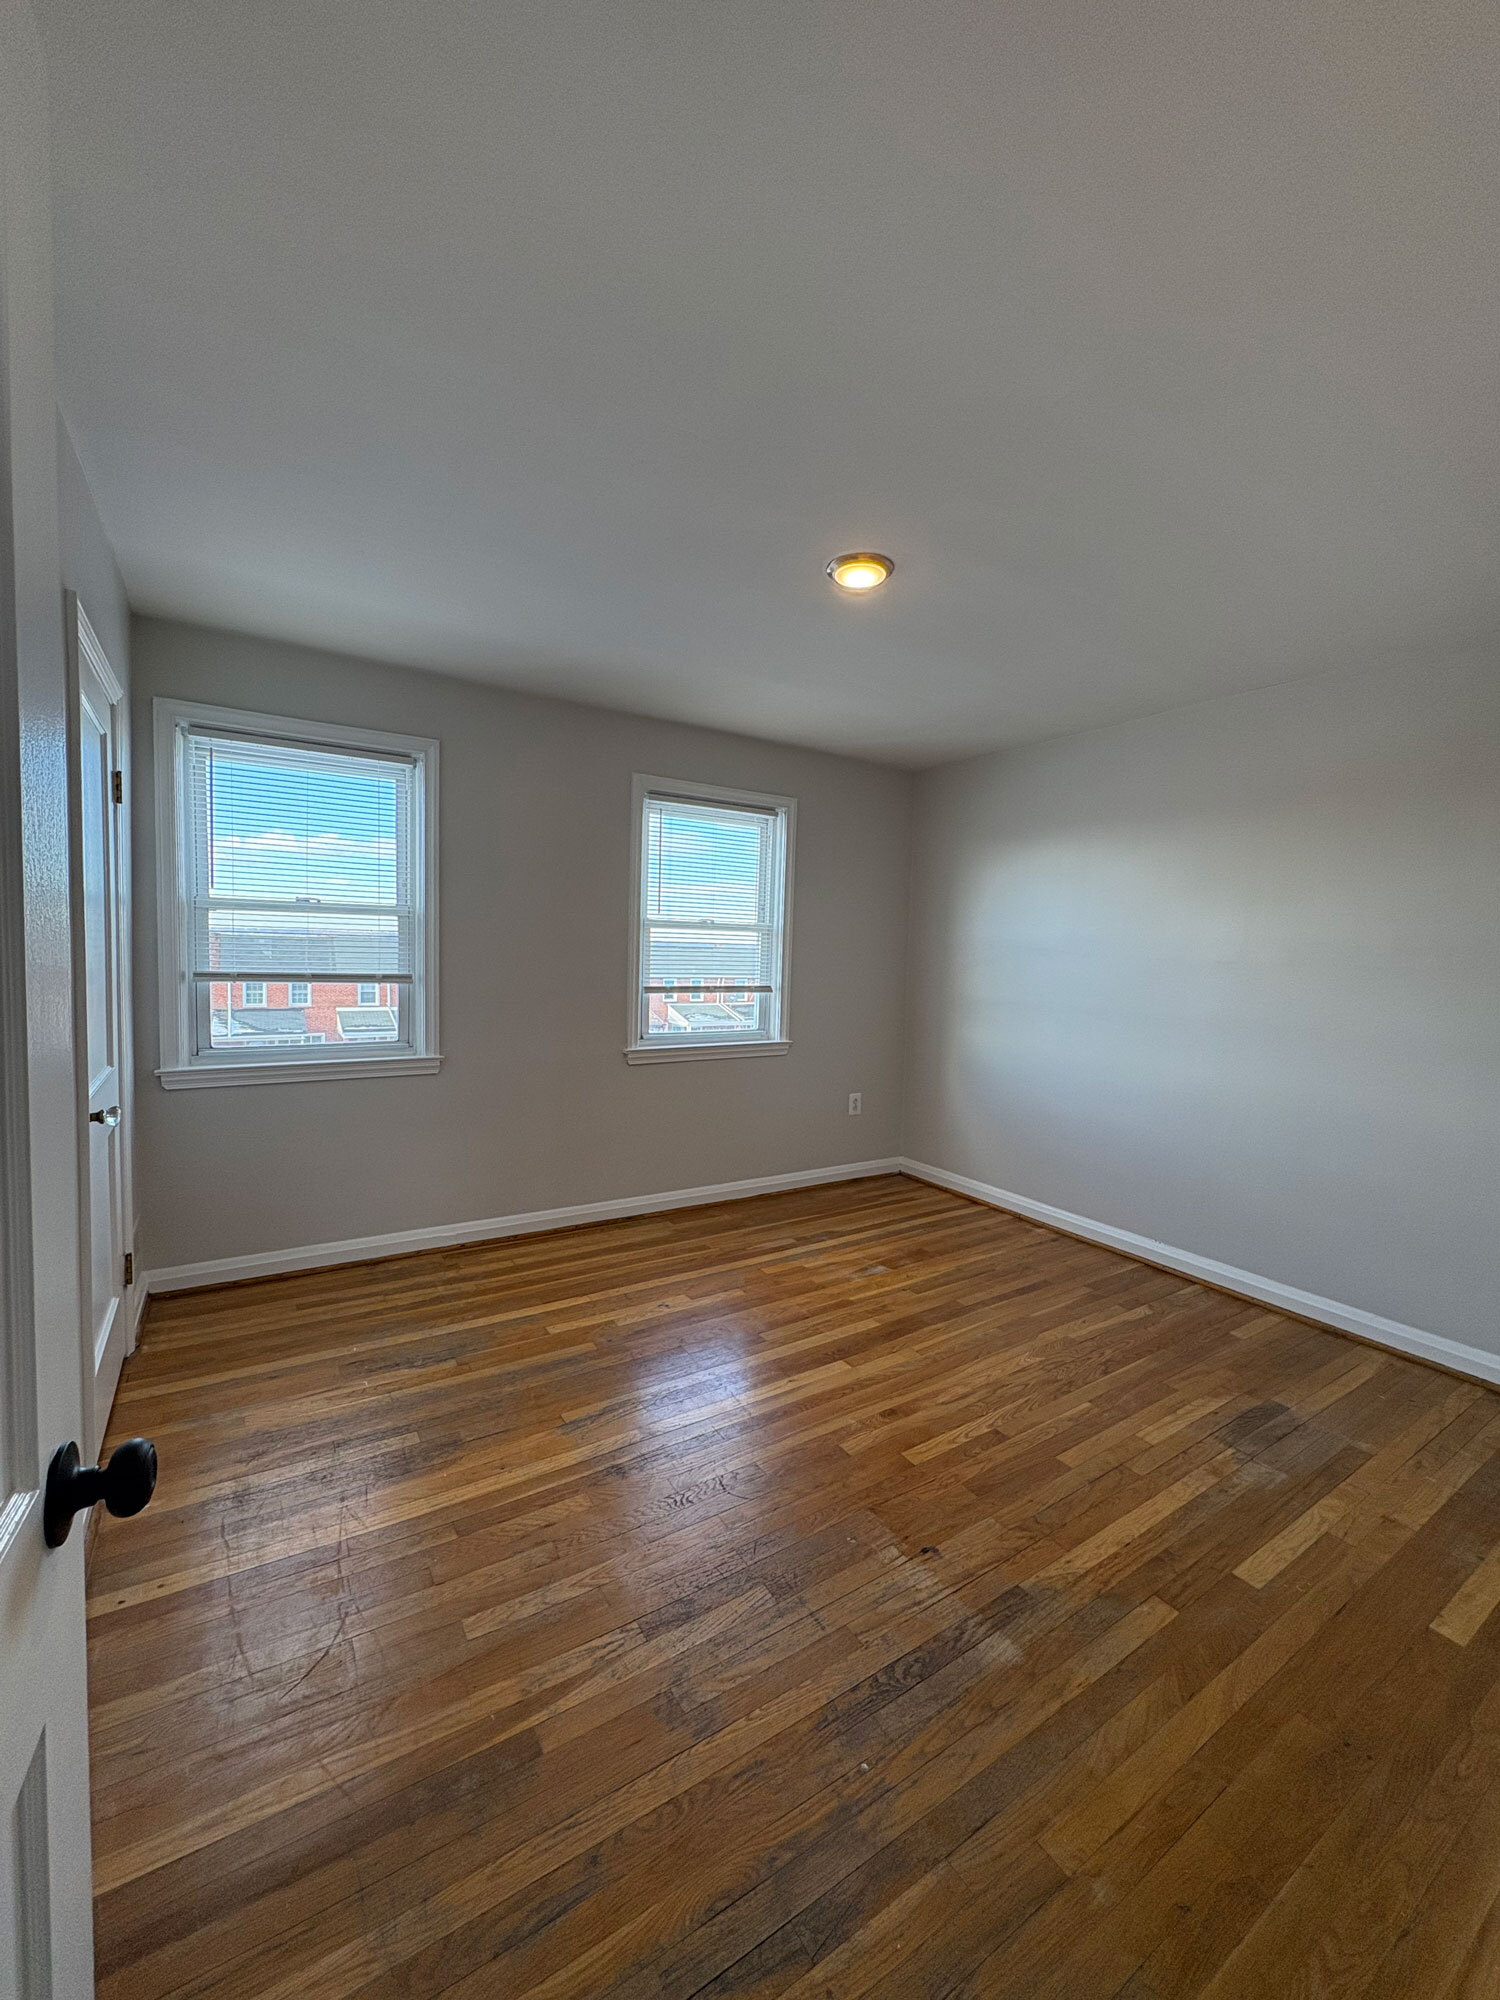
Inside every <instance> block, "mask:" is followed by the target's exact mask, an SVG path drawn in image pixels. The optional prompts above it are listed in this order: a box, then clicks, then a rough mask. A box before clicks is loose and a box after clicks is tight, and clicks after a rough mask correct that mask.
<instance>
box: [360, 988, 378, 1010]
mask: <svg viewBox="0 0 1500 2000" xmlns="http://www.w3.org/2000/svg"><path fill="white" fill-rule="evenodd" d="M379 1003H380V988H379V987H378V986H361V987H360V989H359V1004H360V1006H361V1007H375V1006H378V1005H379Z"/></svg>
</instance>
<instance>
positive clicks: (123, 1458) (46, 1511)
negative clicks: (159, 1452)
mask: <svg viewBox="0 0 1500 2000" xmlns="http://www.w3.org/2000/svg"><path fill="white" fill-rule="evenodd" d="M155 1491H156V1446H155V1445H154V1444H153V1443H152V1442H151V1440H150V1438H126V1440H125V1442H124V1444H117V1445H116V1446H115V1448H114V1450H113V1451H112V1452H111V1453H110V1455H109V1463H108V1465H83V1464H81V1463H80V1462H79V1457H78V1447H77V1445H76V1444H63V1445H59V1446H58V1448H57V1450H56V1451H55V1452H53V1454H52V1463H51V1464H50V1465H49V1466H48V1467H47V1490H46V1492H45V1493H44V1494H43V1495H42V1533H43V1535H44V1536H45V1538H46V1542H47V1546H48V1548H49V1549H60V1548H61V1547H62V1545H63V1543H64V1542H65V1541H66V1540H67V1539H68V1530H69V1529H70V1528H71V1527H72V1525H73V1516H74V1515H75V1514H79V1513H82V1512H83V1510H84V1509H85V1508H86V1507H92V1506H94V1505H95V1504H96V1502H98V1501H100V1500H102V1501H103V1502H104V1505H105V1508H106V1510H107V1512H109V1513H111V1514H121V1515H124V1514H139V1513H140V1511H141V1509H142V1508H143V1507H144V1506H145V1504H146V1502H147V1501H148V1500H149V1499H150V1498H151V1495H152V1494H153V1493H154V1492H155Z"/></svg>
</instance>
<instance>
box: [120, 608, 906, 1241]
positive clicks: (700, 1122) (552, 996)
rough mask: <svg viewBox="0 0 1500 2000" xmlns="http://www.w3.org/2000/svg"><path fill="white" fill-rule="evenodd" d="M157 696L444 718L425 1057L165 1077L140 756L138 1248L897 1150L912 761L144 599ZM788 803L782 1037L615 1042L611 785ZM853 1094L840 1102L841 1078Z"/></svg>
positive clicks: (607, 1192)
mask: <svg viewBox="0 0 1500 2000" xmlns="http://www.w3.org/2000/svg"><path fill="white" fill-rule="evenodd" d="M132 650H133V670H134V673H133V677H134V697H135V734H136V740H137V742H138V743H140V744H141V745H143V746H144V745H146V744H149V742H150V740H151V737H150V718H151V700H152V697H153V696H155V695H159V694H165V695H179V696H187V697H191V698H195V699H199V700H205V701H213V702H220V703H227V704H230V705H232V706H235V707H239V708H248V709H262V710H265V711H267V712H270V713H280V714H284V715H295V716H307V717H311V718H313V719H315V720H324V721H331V722H353V723H357V724H359V725H360V726H362V727H366V728H375V729H391V730H398V731H406V732H410V733H413V734H421V735H428V736H436V737H438V738H439V739H440V740H441V744H442V752H441V756H442V763H441V792H440V798H441V828H440V836H439V838H440V869H441V903H442V932H441V949H442V1018H441V1024H440V1026H441V1046H442V1049H443V1053H444V1056H445V1058H446V1060H445V1062H444V1065H443V1068H442V1071H441V1073H440V1074H439V1075H437V1076H434V1077H393V1078H390V1079H386V1080H375V1081H344V1080H339V1081H336V1082H331V1083H308V1084H286V1085H280V1084H266V1085H258V1086H252V1087H246V1088H230V1089H219V1090H188V1091H172V1092H167V1091H163V1090H162V1089H161V1087H160V1085H159V1084H158V1083H156V1082H155V1080H154V1078H153V1074H152V1072H153V1071H154V1070H155V1069H156V1068H157V1066H158V1065H159V1062H160V1052H159V1044H158V1032H157V991H156V922H155V904H156V860H155V829H154V809H153V797H152V773H151V772H150V770H149V768H148V766H149V758H148V757H146V756H142V757H141V758H140V759H139V770H138V774H137V782H136V785H135V815H134V840H135V881H136V928H135V965H136V980H137V985H136V996H137V997H136V1051H137V1075H138V1077H139V1079H140V1081H139V1085H138V1089H137V1160H138V1179H137V1186H138V1189H139V1195H138V1205H139V1208H140V1211H141V1214H140V1234H139V1242H140V1246H141V1254H142V1256H143V1258H144V1260H145V1263H146V1265H147V1266H148V1267H150V1268H153V1269H157V1268H160V1267H162V1266H164V1265H175V1264H180V1263H195V1262H198V1261H200V1260H202V1259H206V1258H217V1257H229V1256H236V1255H241V1254H245V1253H252V1252H257V1251H267V1250H276V1249H283V1248H289V1247H294V1246H297V1245H300V1244H309V1243H320V1242H328V1241H338V1240H341V1239H343V1238H347V1237H354V1236H367V1235H374V1234H381V1233H384V1232H386V1231H389V1230H398V1229H411V1228H419V1227H422V1226H425V1225H429V1224H441V1223H459V1222H466V1221H473V1220H477V1219H480V1218H483V1217H487V1216H498V1215H508V1214H514V1213H518V1212H526V1211H530V1210H535V1209H543V1208H552V1207H558V1206H564V1205H567V1204H571V1203H574V1202H589V1201H598V1200H607V1199H610V1198H612V1197H618V1196H634V1195H643V1194H651V1193H656V1192H661V1191H664V1190H668V1189H673V1188H687V1187H693V1186H698V1185H703V1184H705V1183H718V1182H722V1181H732V1180H739V1179H745V1178H749V1177H751V1176H756V1175H762V1174H776V1173H787V1172H794V1171H801V1170H804V1169H807V1168H814V1167H824V1166H834V1165H838V1164H841V1163H846V1162H855V1161H861V1160H866V1159H877V1158H883V1157H887V1156H890V1155H893V1154H895V1153H896V1152H897V1151H898V1150H899V1137H900V1060H901V1049H900V1033H901V1021H900V1014H901V988H902V963H903V951H904V937H905V922H906V862H907V852H908V832H909V827H908V822H909V809H910V798H911V789H912V781H911V779H910V778H909V777H908V776H907V775H906V774H905V773H902V772H899V771H893V770H889V769H885V768H882V767H880V766H877V765H872V764H864V763H859V762H856V761H854V760H852V759H847V758H841V757H833V756H826V755H822V754H820V753H817V752H813V751H803V750H795V749H788V748H787V747H785V746H784V745H777V744H770V743H762V742H757V741H755V740H753V739H750V738H746V737H736V736H728V735H721V734H717V733H715V732H712V731H707V730H701V729H695V728H689V727H683V726H678V725H675V724H671V723H660V722H652V721H646V720H642V719H640V718H638V717H633V716H626V715H619V714H615V713H613V712H611V711H608V710H604V709H595V708H586V707H580V706H575V705H571V704H567V703H563V702H552V701H547V700H545V699H539V698H535V697H531V696H525V695H516V694H510V693H506V692H504V691H501V690H498V689H495V688H488V687H482V686H480V685H478V684H475V683H470V682H465V681H459V680H454V679H449V678H447V677H444V676H439V675H435V674H428V673H421V672H414V671H409V670H405V669H402V668H397V667H388V666H379V665H374V664H372V663H369V662H367V661H362V660H355V659H349V658H344V657H341V656H338V655H334V654H329V653H320V652H313V651H308V650H304V649H301V648H298V647H295V646H288V645H281V644H276V643H272V642H267V641H263V640H256V639H249V638H244V637H240V636H234V635H229V634H225V633H221V632H214V631H208V630H204V629H201V628H195V627H190V626H184V625H178V624H173V623H167V622H163V621H157V620H153V619H140V620H137V621H136V623H135V626H134V631H133V648H132ZM636 771H648V772H652V773H654V774H658V775H665V776H669V777H679V778H696V779H701V780H704V781H706V782H709V783H725V784H735V785H744V786H746V787H748V788H753V789H756V790H760V791H773V792H786V793H791V794H793V795H795V797H796V798H797V800H798V818H797V865H796V919H795V927H794V942H793V968H792V979H793V988H792V1050H791V1053H790V1054H789V1055H787V1056H768V1057H763V1058H755V1059H750V1060H739V1061H725V1062H692V1063H675V1064H674V1063H659V1064H649V1065H640V1066H632V1065H630V1064H627V1063H626V1061H625V1059H624V1055H623V1049H624V1041H625V1018H626V985H627V981H628V968H627V942H628V935H629V887H630V885H629V848H630V797H631V775H632V773H633V772H636ZM851 1090H860V1091H863V1093H864V1112H863V1115H862V1116H861V1117H859V1118H854V1119H851V1118H850V1117H849V1115H848V1109H847V1105H848V1094H849V1092H850V1091H851Z"/></svg>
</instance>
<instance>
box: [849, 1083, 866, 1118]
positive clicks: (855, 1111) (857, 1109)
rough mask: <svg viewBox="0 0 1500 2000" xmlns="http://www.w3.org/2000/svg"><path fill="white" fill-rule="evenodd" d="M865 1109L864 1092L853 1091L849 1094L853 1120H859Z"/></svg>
mask: <svg viewBox="0 0 1500 2000" xmlns="http://www.w3.org/2000/svg"><path fill="white" fill-rule="evenodd" d="M864 1108H865V1094H864V1092H863V1091H862V1090H851V1091H850V1093H849V1116H850V1117H851V1118H857V1117H858V1116H859V1114H860V1113H861V1112H862V1111H863V1110H864Z"/></svg>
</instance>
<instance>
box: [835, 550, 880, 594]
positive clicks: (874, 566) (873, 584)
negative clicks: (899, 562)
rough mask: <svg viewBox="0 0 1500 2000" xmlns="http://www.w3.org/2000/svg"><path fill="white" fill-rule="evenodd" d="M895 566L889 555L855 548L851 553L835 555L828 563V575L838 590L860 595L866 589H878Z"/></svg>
mask: <svg viewBox="0 0 1500 2000" xmlns="http://www.w3.org/2000/svg"><path fill="white" fill-rule="evenodd" d="M895 567H896V565H895V564H894V563H893V562H892V561H891V559H890V557H889V556H877V555H875V554H873V553H872V552H871V551H870V550H869V549H856V550H855V551H854V552H853V554H852V555H847V556H835V557H834V559H833V561H832V562H831V563H830V564H829V565H828V577H829V580H830V582H832V583H836V584H837V585H838V587H839V589H840V590H847V591H850V592H852V593H853V594H855V595H860V594H862V593H863V592H864V591H867V590H878V589H879V587H880V585H881V584H883V583H884V582H885V580H886V578H887V577H888V576H889V575H890V574H891V571H892V570H893V569H894V568H895Z"/></svg>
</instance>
